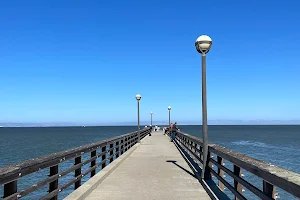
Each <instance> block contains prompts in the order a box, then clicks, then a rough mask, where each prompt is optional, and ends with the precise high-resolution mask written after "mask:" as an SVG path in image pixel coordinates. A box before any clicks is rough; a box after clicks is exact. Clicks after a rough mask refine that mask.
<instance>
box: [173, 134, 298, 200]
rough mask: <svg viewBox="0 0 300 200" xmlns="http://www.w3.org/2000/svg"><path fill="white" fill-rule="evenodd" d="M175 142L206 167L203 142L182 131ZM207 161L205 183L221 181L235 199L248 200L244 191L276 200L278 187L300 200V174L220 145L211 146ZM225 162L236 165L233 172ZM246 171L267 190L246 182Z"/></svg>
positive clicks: (197, 162) (222, 189) (264, 199)
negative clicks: (228, 178)
mask: <svg viewBox="0 0 300 200" xmlns="http://www.w3.org/2000/svg"><path fill="white" fill-rule="evenodd" d="M175 141H176V143H177V144H178V145H180V146H181V148H183V149H184V150H185V151H186V152H187V153H188V154H189V156H190V158H191V159H192V160H193V162H194V164H196V165H197V166H200V163H203V151H202V147H203V146H202V145H203V144H202V139H199V138H197V137H194V136H191V135H188V134H186V133H183V132H180V131H178V132H177V135H176V139H175ZM212 154H215V155H217V158H216V159H213V156H212ZM207 157H208V158H207V164H206V169H205V180H212V176H215V177H216V178H217V180H218V183H217V185H218V188H219V189H220V190H221V191H222V192H224V186H225V187H227V188H228V189H229V190H230V191H231V192H232V193H233V195H234V196H235V199H240V200H241V199H247V198H246V197H245V196H243V189H242V187H245V188H247V189H248V190H249V191H251V192H252V193H253V194H254V195H255V196H257V197H259V198H260V199H263V200H271V199H276V193H275V186H276V187H279V188H281V189H283V190H285V191H286V192H287V193H289V194H291V195H293V196H295V197H300V175H299V174H297V173H294V172H292V171H288V170H285V169H282V168H280V167H277V166H274V165H271V164H268V163H266V162H264V161H261V160H257V159H254V158H251V157H249V156H246V155H244V154H241V153H238V152H235V151H232V150H228V149H226V148H225V147H221V146H219V145H216V144H209V147H208V156H207ZM224 160H227V161H229V162H231V163H232V164H233V170H230V169H229V168H227V167H225V166H224ZM213 165H215V166H216V167H217V171H215V170H214V169H213V167H212V166H213ZM242 169H244V170H246V171H248V172H250V173H252V174H253V175H255V176H257V177H259V178H261V179H262V185H263V187H262V188H263V189H262V190H261V189H259V188H258V187H256V186H255V185H253V184H251V183H249V182H248V181H247V180H246V179H244V178H243V174H242ZM224 173H226V174H227V175H229V176H231V177H232V178H233V180H234V184H233V185H232V184H230V183H229V182H228V181H226V180H225V178H224Z"/></svg>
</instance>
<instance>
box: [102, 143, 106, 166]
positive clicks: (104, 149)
mask: <svg viewBox="0 0 300 200" xmlns="http://www.w3.org/2000/svg"><path fill="white" fill-rule="evenodd" d="M101 151H102V153H104V152H105V153H104V154H102V161H105V162H104V163H102V169H103V168H104V167H106V145H105V146H103V147H102V150H101Z"/></svg>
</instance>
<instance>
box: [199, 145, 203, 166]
mask: <svg viewBox="0 0 300 200" xmlns="http://www.w3.org/2000/svg"><path fill="white" fill-rule="evenodd" d="M200 152H201V154H200V160H201V161H202V162H203V147H202V146H201V145H200Z"/></svg>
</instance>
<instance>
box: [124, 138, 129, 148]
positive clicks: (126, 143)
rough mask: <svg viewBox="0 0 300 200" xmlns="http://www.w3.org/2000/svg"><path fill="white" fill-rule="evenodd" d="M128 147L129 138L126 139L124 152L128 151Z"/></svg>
mask: <svg viewBox="0 0 300 200" xmlns="http://www.w3.org/2000/svg"><path fill="white" fill-rule="evenodd" d="M127 145H128V137H125V144H124V152H126V151H127V148H128V147H127Z"/></svg>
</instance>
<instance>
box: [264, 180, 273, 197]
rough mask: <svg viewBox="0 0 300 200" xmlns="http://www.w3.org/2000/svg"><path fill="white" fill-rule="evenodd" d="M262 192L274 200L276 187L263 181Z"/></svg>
mask: <svg viewBox="0 0 300 200" xmlns="http://www.w3.org/2000/svg"><path fill="white" fill-rule="evenodd" d="M263 192H264V193H265V194H266V195H267V196H268V197H271V198H273V199H276V187H275V186H274V185H272V184H270V183H269V182H267V181H265V180H263Z"/></svg>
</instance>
